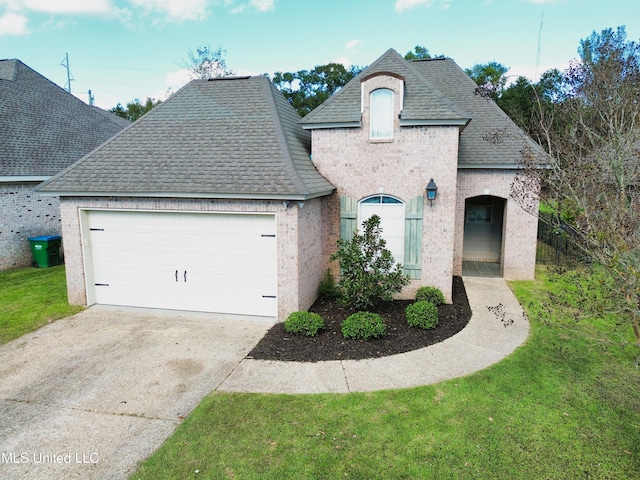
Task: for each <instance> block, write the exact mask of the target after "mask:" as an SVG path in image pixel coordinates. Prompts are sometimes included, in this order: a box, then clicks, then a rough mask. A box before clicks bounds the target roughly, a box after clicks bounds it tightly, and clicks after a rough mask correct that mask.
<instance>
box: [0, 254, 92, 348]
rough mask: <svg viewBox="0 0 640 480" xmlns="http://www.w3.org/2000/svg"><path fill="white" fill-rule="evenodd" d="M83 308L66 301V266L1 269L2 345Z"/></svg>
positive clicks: (0, 323)
mask: <svg viewBox="0 0 640 480" xmlns="http://www.w3.org/2000/svg"><path fill="white" fill-rule="evenodd" d="M80 310H82V307H77V306H71V305H69V304H68V302H67V287H66V282H65V270H64V265H60V266H57V267H51V268H19V269H15V270H8V271H3V272H0V345H1V344H3V343H6V342H9V341H11V340H13V339H15V338H18V337H20V336H21V335H24V334H25V333H29V332H32V331H34V330H37V329H38V328H40V327H42V326H43V325H46V324H47V323H49V322H51V321H54V320H58V319H60V318H63V317H66V316H69V315H72V314H74V313H77V312H79V311H80Z"/></svg>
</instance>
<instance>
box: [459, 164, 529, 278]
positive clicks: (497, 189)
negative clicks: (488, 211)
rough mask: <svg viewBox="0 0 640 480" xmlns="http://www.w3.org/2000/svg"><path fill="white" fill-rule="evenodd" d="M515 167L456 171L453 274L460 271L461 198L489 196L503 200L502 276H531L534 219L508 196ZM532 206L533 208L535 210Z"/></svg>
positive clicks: (462, 229) (462, 218)
mask: <svg viewBox="0 0 640 480" xmlns="http://www.w3.org/2000/svg"><path fill="white" fill-rule="evenodd" d="M516 173H517V171H516V170H489V169H477V170H460V171H459V173H458V194H457V197H458V198H457V205H456V212H455V215H456V234H455V245H454V265H453V273H454V275H461V274H462V252H463V236H464V220H465V200H466V199H468V198H473V197H477V196H481V195H490V196H492V197H497V198H500V199H503V200H504V201H505V209H504V223H503V228H502V231H503V233H502V251H501V263H502V276H503V277H504V278H506V279H508V280H528V279H532V278H533V277H534V273H535V264H536V242H535V241H534V239H535V238H536V234H537V230H538V218H537V217H536V216H534V215H531V214H530V213H528V212H526V211H525V210H523V209H522V208H521V207H520V206H519V205H518V204H517V203H516V201H515V200H513V199H512V198H511V184H512V182H513V180H514V179H515V176H516ZM537 210H538V208H537V206H535V207H534V208H533V211H537Z"/></svg>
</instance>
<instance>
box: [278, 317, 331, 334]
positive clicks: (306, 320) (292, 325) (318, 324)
mask: <svg viewBox="0 0 640 480" xmlns="http://www.w3.org/2000/svg"><path fill="white" fill-rule="evenodd" d="M321 328H324V320H323V319H322V317H321V316H320V315H318V314H317V313H313V312H293V313H292V314H291V315H289V316H288V317H287V319H286V320H285V321H284V329H285V330H286V331H287V332H289V333H299V334H301V335H306V336H307V337H313V336H314V335H316V334H317V333H318V330H320V329H321Z"/></svg>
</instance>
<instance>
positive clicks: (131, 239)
mask: <svg viewBox="0 0 640 480" xmlns="http://www.w3.org/2000/svg"><path fill="white" fill-rule="evenodd" d="M87 223H88V227H89V228H88V230H89V233H88V236H89V242H88V245H85V249H88V250H89V252H88V255H85V257H86V258H89V259H90V261H91V265H90V267H91V268H89V269H88V272H87V278H88V283H89V284H88V288H93V293H94V297H95V302H96V303H104V304H111V305H130V306H140V307H153V308H169V309H180V310H196V311H210V312H223V313H238V314H250V315H268V316H275V314H276V311H277V305H276V299H275V298H274V297H275V295H276V286H277V281H276V273H277V263H276V239H275V238H274V232H275V217H274V216H273V215H239V214H199V213H151V212H126V211H119V212H115V211H90V212H87ZM176 274H177V275H176ZM96 284H98V285H96Z"/></svg>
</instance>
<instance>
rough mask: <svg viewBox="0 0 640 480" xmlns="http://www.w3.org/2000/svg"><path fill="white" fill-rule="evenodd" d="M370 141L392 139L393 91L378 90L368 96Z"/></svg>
mask: <svg viewBox="0 0 640 480" xmlns="http://www.w3.org/2000/svg"><path fill="white" fill-rule="evenodd" d="M369 100H370V102H369V106H370V112H371V113H370V114H371V118H370V124H371V139H374V140H382V139H389V138H393V90H389V89H387V88H379V89H377V90H374V91H373V92H371V95H370V96H369Z"/></svg>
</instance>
